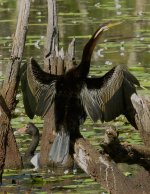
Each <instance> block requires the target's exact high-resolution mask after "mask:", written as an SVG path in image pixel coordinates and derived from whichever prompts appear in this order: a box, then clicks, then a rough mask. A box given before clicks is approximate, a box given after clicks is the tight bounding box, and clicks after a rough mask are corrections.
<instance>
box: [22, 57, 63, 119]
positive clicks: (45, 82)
mask: <svg viewBox="0 0 150 194" xmlns="http://www.w3.org/2000/svg"><path fill="white" fill-rule="evenodd" d="M58 77H59V76H57V75H51V74H48V73H46V72H44V71H43V70H42V69H41V68H40V66H39V65H38V64H37V62H36V61H35V60H34V59H33V58H31V59H30V62H29V64H28V65H27V69H26V70H25V71H24V72H23V74H22V76H21V85H22V86H21V88H22V92H23V101H24V106H25V110H26V113H27V115H28V116H29V117H30V118H33V117H34V115H38V116H44V115H45V114H46V112H47V111H48V109H49V108H50V107H51V105H52V103H53V100H54V97H55V92H56V89H55V84H56V81H57V79H58Z"/></svg>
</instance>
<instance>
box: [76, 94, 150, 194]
mask: <svg viewBox="0 0 150 194" xmlns="http://www.w3.org/2000/svg"><path fill="white" fill-rule="evenodd" d="M132 102H133V105H134V107H135V109H136V111H137V115H136V122H137V126H138V129H139V132H140V133H142V132H144V137H143V139H144V140H146V139H147V140H148V137H149V124H150V123H149V122H150V120H149V117H150V111H149V110H148V106H147V101H146V100H145V99H144V98H141V97H139V96H137V95H134V96H133V97H132ZM141 121H142V122H141ZM144 143H145V145H128V144H123V145H121V144H120V142H119V140H118V134H117V132H116V130H115V128H114V127H112V126H111V127H110V128H109V129H108V130H107V131H106V134H105V139H104V143H103V145H102V147H103V148H104V151H103V152H99V151H97V150H95V149H94V148H93V147H92V146H91V145H90V144H89V142H87V140H85V139H84V138H80V139H78V140H77V141H76V142H75V145H74V150H75V154H74V158H75V160H76V162H77V163H78V165H79V166H80V167H81V168H82V169H83V170H84V171H85V172H86V173H87V174H89V175H90V176H91V177H92V178H93V179H94V180H96V181H97V182H99V183H100V184H101V185H102V186H103V187H104V188H105V189H106V190H107V191H109V192H110V193H116V194H117V193H118V194H120V193H121V194H123V193H125V194H126V193H132V194H134V193H136V194H137V193H139V194H140V193H146V194H149V193H150V190H149V185H150V174H149V169H150V163H149V160H150V149H149V147H147V142H146V141H145V142H144ZM108 154H109V155H108ZM114 161H115V162H114ZM117 162H125V163H129V164H133V163H136V164H139V165H141V166H143V167H144V168H145V169H146V170H144V169H143V170H141V171H140V172H139V173H138V174H137V175H136V176H135V177H132V178H131V177H126V176H124V175H123V174H122V173H121V172H120V171H119V170H118V168H117V165H116V163H117Z"/></svg>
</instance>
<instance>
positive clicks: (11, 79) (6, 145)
mask: <svg viewBox="0 0 150 194" xmlns="http://www.w3.org/2000/svg"><path fill="white" fill-rule="evenodd" d="M29 10H30V0H22V1H21V4H20V12H19V16H18V23H17V28H16V33H15V36H14V40H13V48H12V53H11V59H10V61H9V64H8V67H7V72H6V75H5V80H4V83H3V87H2V91H1V102H2V104H3V106H5V108H4V107H2V104H1V106H0V111H1V113H2V114H1V115H0V123H1V129H0V142H1V143H0V169H1V170H3V167H4V163H5V164H6V166H7V167H9V168H10V167H11V168H17V167H21V166H22V162H21V156H20V153H19V150H18V147H17V144H16V140H15V137H14V135H13V131H12V129H11V127H10V119H11V112H12V111H13V110H14V108H15V106H16V93H17V88H18V84H19V76H18V75H19V68H20V63H21V60H22V55H23V50H24V44H25V40H26V33H27V25H28V17H29ZM5 156H6V160H5Z"/></svg>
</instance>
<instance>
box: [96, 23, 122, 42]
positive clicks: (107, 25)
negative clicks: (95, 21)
mask: <svg viewBox="0 0 150 194" xmlns="http://www.w3.org/2000/svg"><path fill="white" fill-rule="evenodd" d="M121 23H122V22H107V23H105V24H103V25H102V26H101V27H100V28H99V30H98V31H97V32H96V34H95V36H94V39H96V38H97V37H98V36H99V34H100V33H101V32H104V31H107V30H108V29H109V28H112V27H114V26H117V25H119V24H121Z"/></svg>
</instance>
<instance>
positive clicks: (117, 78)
mask: <svg viewBox="0 0 150 194" xmlns="http://www.w3.org/2000/svg"><path fill="white" fill-rule="evenodd" d="M107 28H108V24H105V25H102V26H100V27H99V28H98V29H97V31H96V32H95V33H94V35H93V36H92V37H91V39H90V40H89V41H88V43H87V44H86V46H85V47H84V50H83V55H82V60H81V63H80V64H79V65H78V66H76V67H74V68H73V69H70V70H69V71H68V72H66V73H65V74H64V75H61V76H57V75H52V74H48V73H46V72H44V71H43V70H42V69H41V68H40V67H39V65H38V64H37V63H36V61H35V60H34V59H31V61H30V63H29V65H28V67H27V71H25V72H24V74H23V76H22V91H23V94H24V104H25V109H26V112H27V114H28V116H29V117H30V118H32V117H33V116H34V115H39V116H44V115H45V114H46V113H47V111H48V110H49V109H50V107H51V106H52V105H54V115H55V126H56V133H57V135H56V138H55V140H54V143H53V145H52V148H51V151H50V154H49V159H50V160H52V161H54V162H56V163H65V162H66V160H67V156H68V154H69V145H70V139H71V140H75V139H76V138H77V137H78V136H79V135H80V132H79V127H80V125H81V124H82V123H83V122H84V121H85V119H86V116H89V117H90V118H91V119H92V120H93V121H94V122H96V121H97V120H98V119H100V120H101V121H110V120H112V119H114V118H115V117H117V116H119V115H120V114H124V115H125V116H126V117H127V119H128V120H129V121H130V122H131V123H132V125H133V126H135V127H136V125H135V122H134V118H133V117H134V116H133V115H134V114H135V110H134V108H133V106H132V103H131V100H130V96H131V94H133V93H135V92H136V90H135V87H134V84H137V85H138V84H139V83H138V81H137V80H136V78H135V77H134V76H133V75H132V74H130V73H129V72H128V71H127V69H125V68H124V67H123V66H121V65H120V66H116V67H114V68H112V69H111V70H110V71H109V72H108V73H106V74H105V75H104V76H102V77H98V78H88V73H89V69H90V62H91V55H92V52H93V49H94V47H95V45H96V42H97V40H98V38H99V36H100V35H101V34H102V32H103V31H105V30H106V29H107ZM32 99H33V100H32Z"/></svg>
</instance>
